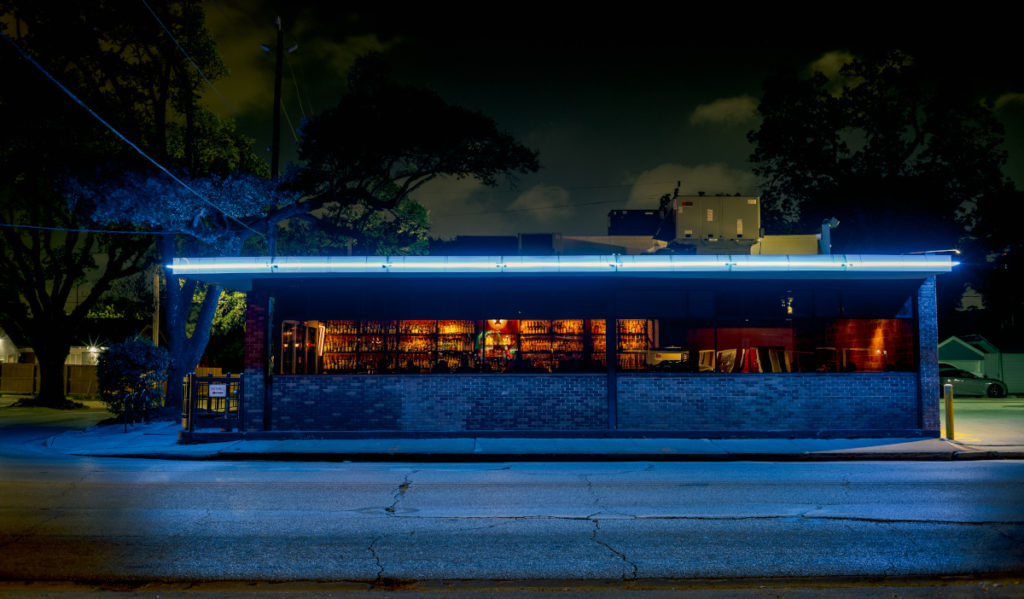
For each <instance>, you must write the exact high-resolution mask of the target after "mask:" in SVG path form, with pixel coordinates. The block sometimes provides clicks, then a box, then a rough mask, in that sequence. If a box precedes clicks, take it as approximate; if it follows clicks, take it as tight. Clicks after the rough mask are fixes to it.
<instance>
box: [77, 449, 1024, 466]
mask: <svg viewBox="0 0 1024 599" xmlns="http://www.w3.org/2000/svg"><path fill="white" fill-rule="evenodd" d="M73 455H78V456H87V457H105V458H136V459H154V460H182V461H217V460H222V461H269V462H422V463H432V462H880V461H884V462H893V461H906V462H922V461H928V462H950V461H980V460H1018V459H1024V452H1016V451H1014V452H998V451H953V452H888V453H870V452H821V453H799V454H797V453H726V454H665V453H657V454H653V453H632V454H623V453H615V454H594V453H586V454H581V453H530V454H522V453H518V454H513V453H423V452H416V453H412V452H296V451H276V452H246V451H216V452H209V453H194V454H185V453H174V452H147V453H128V452H75V453H74V454H73Z"/></svg>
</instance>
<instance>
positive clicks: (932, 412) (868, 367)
mask: <svg viewBox="0 0 1024 599" xmlns="http://www.w3.org/2000/svg"><path fill="white" fill-rule="evenodd" d="M953 265H954V263H953V262H952V261H951V259H950V258H949V257H948V256H929V255H829V254H825V255H716V254H694V255H678V254H653V255H650V254H649V255H616V254H612V255H545V256H503V257H495V256H416V257H352V256H342V257H278V258H275V259H271V258H267V257H262V258H179V259H176V260H175V261H174V263H173V265H170V269H171V271H172V272H173V274H175V275H179V276H188V277H193V278H198V279H200V280H204V281H207V282H216V283H219V284H221V285H224V286H225V287H227V288H231V289H237V290H242V291H247V292H248V310H247V314H246V370H245V377H246V384H245V391H244V396H243V403H244V424H243V426H244V429H245V430H246V431H267V430H270V431H296V432H301V433H328V432H338V431H344V432H348V433H352V434H368V435H374V434H382V435H383V434H389V435H402V434H409V435H435V434H436V435H466V434H472V435H516V436H523V435H551V436H565V435H581V436H648V435H675V436H694V437H715V436H749V437H756V436H794V437H797V436H800V437H804V436H823V437H844V436H846V437H856V436H863V437H868V436H893V437H897V436H899V437H905V436H938V434H939V414H938V401H937V393H938V391H937V390H938V387H939V382H938V359H937V341H938V340H937V323H936V298H935V276H936V275H939V274H942V273H945V272H949V271H950V270H951V269H952V267H953Z"/></svg>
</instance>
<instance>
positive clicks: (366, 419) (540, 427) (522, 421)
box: [271, 374, 608, 432]
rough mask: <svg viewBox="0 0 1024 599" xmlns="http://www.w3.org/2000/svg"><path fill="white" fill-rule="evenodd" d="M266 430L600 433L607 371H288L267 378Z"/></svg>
mask: <svg viewBox="0 0 1024 599" xmlns="http://www.w3.org/2000/svg"><path fill="white" fill-rule="evenodd" d="M272 389H273V391H272V393H273V396H272V398H273V405H274V410H273V416H272V419H271V422H272V428H273V430H302V431H407V432H427V431H430V432H473V431H600V430H604V429H605V428H606V425H607V421H608V416H607V405H606V403H605V389H606V377H605V376H604V375H601V374H589V375H588V374H574V375H561V374H549V375H507V374H500V375H472V374H431V375H351V376H341V375H326V376H325V375H293V376H278V377H275V379H274V384H273V387H272Z"/></svg>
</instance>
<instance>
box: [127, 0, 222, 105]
mask: <svg viewBox="0 0 1024 599" xmlns="http://www.w3.org/2000/svg"><path fill="white" fill-rule="evenodd" d="M139 1H140V2H142V5H143V6H145V7H146V9H147V10H148V11H149V14H151V15H153V18H154V19H156V22H157V23H160V26H161V27H163V28H164V31H166V32H167V37H169V38H171V41H172V42H174V45H175V46H177V47H178V49H179V50H181V53H182V54H184V55H185V58H187V59H188V61H189V62H190V63H192V66H193V67H195V69H196V72H197V73H199V76H200V77H202V78H203V81H205V82H206V84H207V85H209V86H210V89H212V90H213V91H214V92H215V93H216V94H217V97H218V98H220V101H221V102H224V105H225V106H227V107H228V110H230V111H231V113H232V114H234V115H235V116H236V117H237V116H238V111H236V110H235V107H234V106H232V105H231V104H230V103H228V101H227V99H226V98H225V97H224V96H223V95H221V93H220V90H219V89H217V88H216V86H214V85H213V82H212V81H210V80H209V79H207V78H206V75H204V74H203V70H202V69H200V68H199V65H197V64H196V61H194V60H192V57H191V56H189V55H188V52H186V51H185V48H182V47H181V44H179V43H178V40H177V38H175V37H174V34H173V33H171V30H170V29H168V28H167V25H164V22H163V21H161V20H160V17H159V16H157V14H156V12H154V11H153V9H152V8H150V6H149V4H147V3H146V0H139Z"/></svg>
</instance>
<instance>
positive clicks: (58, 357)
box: [30, 334, 73, 408]
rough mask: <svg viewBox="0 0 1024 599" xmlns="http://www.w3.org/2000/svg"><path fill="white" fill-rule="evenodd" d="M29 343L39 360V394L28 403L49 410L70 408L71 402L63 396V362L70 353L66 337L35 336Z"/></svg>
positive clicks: (52, 335)
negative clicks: (45, 407)
mask: <svg viewBox="0 0 1024 599" xmlns="http://www.w3.org/2000/svg"><path fill="white" fill-rule="evenodd" d="M31 341H32V350H33V351H35V354H36V359H38V360H39V392H38V393H37V394H36V398H35V400H34V401H32V402H30V403H32V404H34V405H42V406H47V407H51V408H67V407H71V406H72V405H73V404H72V402H69V401H68V399H67V397H66V396H65V394H64V362H65V361H66V360H67V357H68V354H69V353H70V352H71V344H70V343H69V341H68V339H67V335H66V334H65V335H58V334H48V335H37V336H35V338H33V339H32V340H31Z"/></svg>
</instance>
